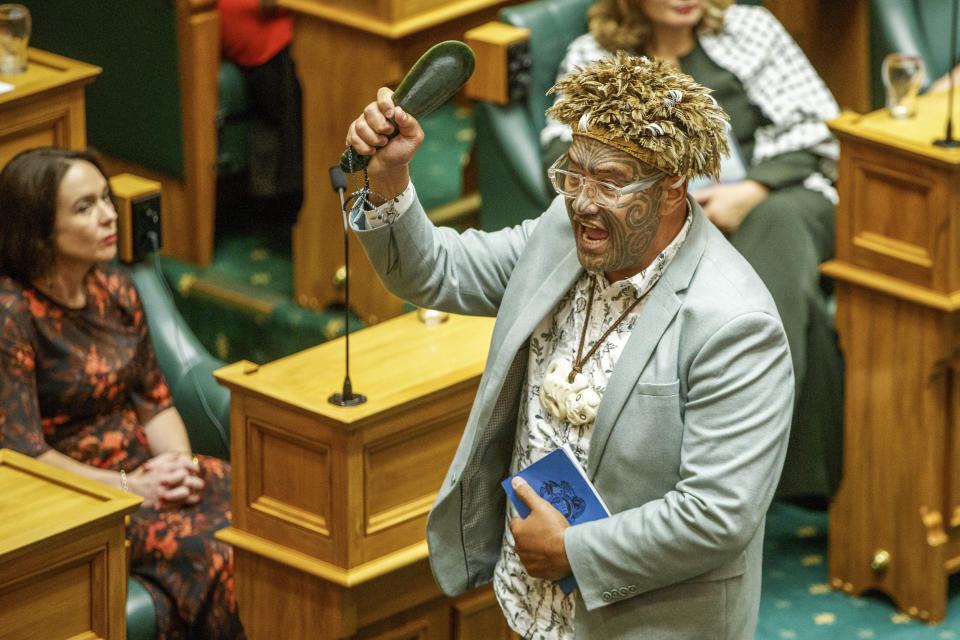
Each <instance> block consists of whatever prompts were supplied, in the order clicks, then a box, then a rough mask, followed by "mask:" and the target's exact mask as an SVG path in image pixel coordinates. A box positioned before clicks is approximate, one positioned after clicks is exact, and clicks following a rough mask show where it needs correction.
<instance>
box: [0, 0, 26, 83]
mask: <svg viewBox="0 0 960 640" xmlns="http://www.w3.org/2000/svg"><path fill="white" fill-rule="evenodd" d="M29 40H30V11H29V10H27V8H26V7H25V6H23V5H22V4H0V74H2V75H11V74H15V73H23V72H24V71H26V70H27V42H28V41H29Z"/></svg>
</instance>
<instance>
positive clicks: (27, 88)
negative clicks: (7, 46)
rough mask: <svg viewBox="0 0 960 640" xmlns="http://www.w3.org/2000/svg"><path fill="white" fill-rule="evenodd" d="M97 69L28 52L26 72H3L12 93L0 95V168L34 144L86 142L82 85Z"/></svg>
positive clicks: (81, 144)
mask: <svg viewBox="0 0 960 640" xmlns="http://www.w3.org/2000/svg"><path fill="white" fill-rule="evenodd" d="M98 73H100V69H99V67H94V66H92V65H88V64H85V63H82V62H78V61H75V60H71V59H69V58H64V57H63V56H57V55H54V54H51V53H47V52H45V51H40V50H38V49H30V50H29V66H28V67H27V71H26V72H25V73H23V74H21V75H18V76H7V77H5V78H4V80H5V82H7V83H13V84H14V85H15V88H14V89H13V91H8V92H5V93H0V168H2V167H3V166H4V165H5V164H6V163H7V162H8V161H9V160H10V158H12V157H13V156H15V155H16V154H17V153H19V152H20V151H25V150H27V149H30V148H33V147H37V146H58V147H64V148H68V149H82V148H83V147H84V146H86V140H87V137H86V120H85V113H84V97H83V86H84V85H85V84H87V83H88V82H90V81H91V80H93V79H94V78H95V77H96V75H97V74H98Z"/></svg>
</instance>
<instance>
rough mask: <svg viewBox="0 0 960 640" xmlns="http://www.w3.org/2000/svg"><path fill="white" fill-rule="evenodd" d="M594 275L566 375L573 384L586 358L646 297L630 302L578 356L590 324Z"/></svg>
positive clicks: (589, 356)
mask: <svg viewBox="0 0 960 640" xmlns="http://www.w3.org/2000/svg"><path fill="white" fill-rule="evenodd" d="M593 278H595V276H591V280H590V293H589V294H588V295H587V317H586V318H584V320H583V331H582V332H581V333H580V346H578V347H577V361H576V362H575V363H574V365H573V368H572V369H570V375H568V376H567V382H568V383H570V384H573V380H574V378H576V376H577V374H578V373H582V371H583V365H584V364H586V362H587V360H589V359H590V358H591V357H593V354H594V353H596V351H597V349H599V348H600V345H601V344H603V343H604V342H606V340H607V338H609V337H610V334H611V333H613V330H614V329H616V328H617V327H619V326H620V323H621V322H623V321H624V320H626V318H627V316H628V315H629V314H630V312H631V311H633V310H634V309H635V308H636V307H637V305H638V304H640V301H641V300H643V299H644V298H645V297H646V294H643V295H642V296H640V297H638V298H637V299H636V300H634V301H633V302H631V303H630V306H629V307H627V308H626V309H625V310H624V311H623V313H621V314H620V317H619V318H617V319H616V320H615V321H614V323H613V324H611V325H610V327H609V328H608V329H607V330H606V331H604V332H603V335H602V336H600V339H599V340H597V341H596V342H594V343H593V346H592V347H591V348H590V351H588V352H587V355H585V356H583V358H581V357H580V354H581V353H582V352H583V343H584V342H586V339H587V326H588V325H589V324H590V310H591V309H592V308H593V290H594V287H595V286H596V280H595V279H593Z"/></svg>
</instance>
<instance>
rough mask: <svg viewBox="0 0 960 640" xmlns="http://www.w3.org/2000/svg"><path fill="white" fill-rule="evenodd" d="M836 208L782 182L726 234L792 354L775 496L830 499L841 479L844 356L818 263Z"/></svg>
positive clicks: (824, 256)
mask: <svg viewBox="0 0 960 640" xmlns="http://www.w3.org/2000/svg"><path fill="white" fill-rule="evenodd" d="M834 211H835V210H834V205H833V204H832V203H831V202H830V201H829V200H827V199H826V198H825V197H823V196H822V195H821V194H819V193H816V192H814V191H810V190H809V189H805V188H803V187H801V186H794V187H787V188H784V189H779V190H776V191H773V192H771V193H770V195H769V196H767V198H766V199H765V200H764V201H763V202H761V203H760V204H759V205H757V206H756V207H755V208H754V209H753V210H752V211H751V212H750V213H749V214H748V215H747V217H746V218H745V219H744V221H743V223H742V224H741V225H740V228H738V229H737V230H736V231H735V232H733V233H731V234H730V235H729V236H728V239H729V240H730V242H731V244H733V246H735V247H736V248H737V250H738V251H740V253H741V254H742V255H743V256H744V257H745V258H746V259H747V260H748V261H749V262H750V264H751V265H752V266H753V268H754V269H755V270H756V271H757V273H758V274H759V275H760V278H761V279H762V280H763V282H764V283H765V284H766V285H767V288H768V289H769V290H770V293H771V294H772V295H773V299H774V301H775V302H776V303H777V309H778V310H779V312H780V317H781V319H782V320H783V326H784V329H785V330H786V334H787V340H788V341H789V343H790V353H791V356H792V358H793V367H794V373H795V375H796V395H795V403H794V419H793V426H792V428H791V433H790V444H789V446H788V449H787V460H786V462H785V464H784V469H783V474H782V476H781V480H780V486H779V488H778V490H777V493H778V496H779V497H800V496H803V497H824V498H827V499H829V498H830V496H832V495H833V492H834V491H835V490H836V488H837V484H838V483H839V481H840V474H841V468H842V445H843V358H842V356H841V354H840V350H839V346H838V342H837V336H836V332H835V331H834V328H833V314H832V312H831V310H830V297H831V296H830V283H828V282H824V280H823V278H821V276H820V273H819V270H818V268H819V265H820V263H821V262H824V261H825V260H828V259H830V258H832V257H833V247H834Z"/></svg>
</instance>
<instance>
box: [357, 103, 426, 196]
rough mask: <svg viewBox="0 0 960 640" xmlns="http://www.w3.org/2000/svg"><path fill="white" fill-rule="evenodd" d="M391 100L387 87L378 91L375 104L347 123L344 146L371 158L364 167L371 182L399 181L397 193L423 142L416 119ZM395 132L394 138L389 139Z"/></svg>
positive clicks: (404, 184) (403, 185) (407, 176)
mask: <svg viewBox="0 0 960 640" xmlns="http://www.w3.org/2000/svg"><path fill="white" fill-rule="evenodd" d="M392 96H393V92H392V91H391V90H390V89H388V88H386V87H381V88H380V89H379V90H378V91H377V99H376V101H375V102H371V103H370V104H368V105H367V106H366V107H364V109H363V113H361V114H360V116H359V117H358V118H357V119H356V120H354V121H353V122H351V123H350V127H349V128H348V129H347V145H348V146H351V147H353V148H354V150H355V151H356V152H357V153H359V154H361V155H365V156H372V157H371V159H370V162H369V164H368V165H367V171H368V172H369V174H370V177H371V179H382V180H383V181H385V182H388V183H393V182H394V181H396V180H399V179H400V178H402V182H403V184H401V185H400V187H399V189H400V190H403V188H404V187H406V180H407V179H408V178H409V172H408V170H407V165H409V163H410V160H411V159H412V158H413V156H414V155H415V154H416V152H417V149H418V148H420V144H421V143H422V142H423V129H421V128H420V124H419V123H418V122H417V119H416V118H414V117H413V116H411V115H410V114H408V113H406V112H405V111H404V110H403V109H401V108H400V107H398V106H396V105H395V104H394V103H393V97H392ZM391 119H392V120H393V122H391ZM394 123H396V125H394ZM394 129H396V130H397V131H398V133H397V135H396V136H395V137H393V138H388V137H387V136H388V134H390V133H392V132H393V131H394ZM385 195H387V196H392V195H395V194H385Z"/></svg>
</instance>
